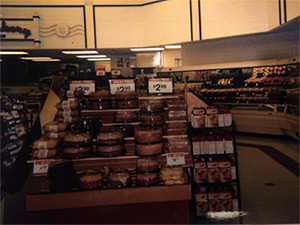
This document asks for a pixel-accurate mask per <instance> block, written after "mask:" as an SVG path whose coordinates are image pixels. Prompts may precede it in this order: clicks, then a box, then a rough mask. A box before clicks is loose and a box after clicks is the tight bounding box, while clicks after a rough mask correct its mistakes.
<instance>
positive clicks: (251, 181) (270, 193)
mask: <svg viewBox="0 0 300 225" xmlns="http://www.w3.org/2000/svg"><path fill="white" fill-rule="evenodd" d="M237 142H238V143H249V142H250V143H252V144H253V143H256V144H263V145H270V146H274V145H275V147H278V146H279V147H280V150H279V149H278V150H277V149H276V148H273V150H274V149H275V150H274V151H279V154H278V155H279V156H282V157H283V158H284V159H285V160H286V159H288V160H290V162H287V163H288V164H295V163H297V161H294V160H293V159H292V158H291V157H288V156H291V152H292V150H291V149H292V148H294V149H296V147H297V143H292V142H287V143H286V145H285V144H284V142H285V141H284V140H279V139H277V140H274V142H271V141H270V140H265V141H264V142H263V140H262V139H259V138H256V139H255V138H254V137H251V139H247V138H245V137H242V138H238V140H237ZM278 142H280V143H279V144H278ZM291 146H292V148H291ZM283 152H284V154H285V156H284V155H283V154H282V155H281V154H280V153H283ZM238 155H239V170H240V184H241V199H242V210H243V211H246V212H247V213H248V215H247V216H245V217H243V222H244V223H247V224H250V223H262V224H263V223H268V224H270V223H299V205H298V203H299V202H298V201H299V177H298V176H297V174H295V173H293V172H292V171H290V170H289V168H287V167H285V166H284V165H282V163H281V162H280V160H282V159H280V158H279V160H278V159H276V157H275V158H274V157H272V156H270V155H269V154H268V153H267V154H266V150H264V151H263V150H260V149H259V148H257V147H253V146H251V147H247V146H245V145H242V146H241V145H238ZM277 160H278V161H277ZM297 166H298V169H299V164H298V163H297Z"/></svg>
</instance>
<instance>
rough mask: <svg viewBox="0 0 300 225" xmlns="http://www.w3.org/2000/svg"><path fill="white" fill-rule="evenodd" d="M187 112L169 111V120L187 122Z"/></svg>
mask: <svg viewBox="0 0 300 225" xmlns="http://www.w3.org/2000/svg"><path fill="white" fill-rule="evenodd" d="M186 119H187V113H186V110H168V120H186Z"/></svg>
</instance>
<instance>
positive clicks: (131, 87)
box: [109, 79, 135, 95]
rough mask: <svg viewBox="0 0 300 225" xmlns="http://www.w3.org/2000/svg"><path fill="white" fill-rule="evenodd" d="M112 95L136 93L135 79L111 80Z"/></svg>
mask: <svg viewBox="0 0 300 225" xmlns="http://www.w3.org/2000/svg"><path fill="white" fill-rule="evenodd" d="M109 86H110V93H111V94H112V95H114V94H117V93H123V92H129V91H135V82H134V80H133V79H118V80H109Z"/></svg>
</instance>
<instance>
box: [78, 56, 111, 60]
mask: <svg viewBox="0 0 300 225" xmlns="http://www.w3.org/2000/svg"><path fill="white" fill-rule="evenodd" d="M76 57H77V58H83V59H85V58H106V57H107V56H106V55H78V56H76Z"/></svg>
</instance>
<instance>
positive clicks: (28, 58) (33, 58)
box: [21, 57, 52, 60]
mask: <svg viewBox="0 0 300 225" xmlns="http://www.w3.org/2000/svg"><path fill="white" fill-rule="evenodd" d="M21 59H24V60H39V59H40V60H43V59H52V58H51V57H21Z"/></svg>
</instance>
